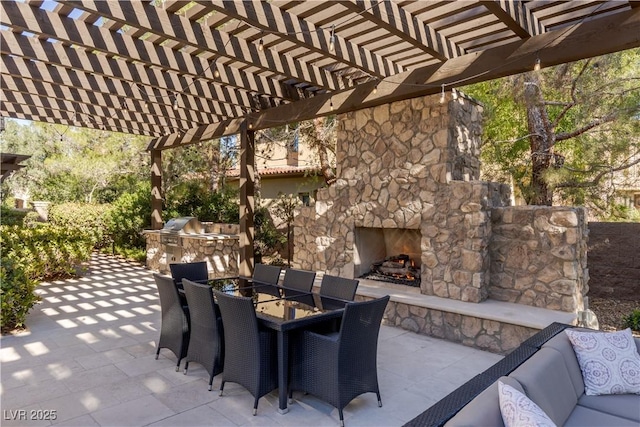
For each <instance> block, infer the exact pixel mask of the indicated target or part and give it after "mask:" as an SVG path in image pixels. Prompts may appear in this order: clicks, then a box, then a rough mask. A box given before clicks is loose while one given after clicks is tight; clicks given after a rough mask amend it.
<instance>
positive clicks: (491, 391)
mask: <svg viewBox="0 0 640 427" xmlns="http://www.w3.org/2000/svg"><path fill="white" fill-rule="evenodd" d="M498 381H502V382H503V383H505V384H508V385H510V386H511V387H513V388H515V389H516V390H518V391H519V392H522V393H524V390H523V389H522V386H521V385H520V384H519V383H518V381H516V380H515V379H513V378H510V377H501V378H500V379H499V380H498ZM445 426H446V427H472V426H473V427H479V426H482V427H504V423H503V422H502V414H501V413H500V400H499V398H498V382H497V381H496V382H494V383H493V384H491V385H490V386H489V387H487V388H486V389H485V390H484V391H483V392H482V393H480V394H479V395H478V396H476V397H475V398H474V399H473V400H472V401H471V402H469V403H468V404H467V405H466V406H465V407H464V408H462V409H461V410H460V412H458V413H457V414H456V415H455V417H453V418H452V419H450V420H449V422H447V423H446V424H445Z"/></svg>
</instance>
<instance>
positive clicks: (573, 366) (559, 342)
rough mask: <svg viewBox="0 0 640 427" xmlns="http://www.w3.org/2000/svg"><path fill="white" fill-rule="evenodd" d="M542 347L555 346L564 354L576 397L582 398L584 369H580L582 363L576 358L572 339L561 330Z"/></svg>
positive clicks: (555, 348) (554, 347)
mask: <svg viewBox="0 0 640 427" xmlns="http://www.w3.org/2000/svg"><path fill="white" fill-rule="evenodd" d="M542 348H553V349H554V350H556V351H558V352H560V354H562V358H563V359H564V362H565V366H566V367H567V371H568V372H569V376H570V377H571V383H572V384H573V388H574V390H575V392H576V398H580V396H582V395H583V394H584V381H583V380H582V371H581V370H580V364H579V363H578V359H577V358H576V353H575V351H573V347H572V346H571V341H569V337H567V334H565V333H563V332H561V333H559V334H558V335H556V336H555V337H553V338H551V339H550V340H549V341H547V342H546V343H545V344H544V345H543V346H542Z"/></svg>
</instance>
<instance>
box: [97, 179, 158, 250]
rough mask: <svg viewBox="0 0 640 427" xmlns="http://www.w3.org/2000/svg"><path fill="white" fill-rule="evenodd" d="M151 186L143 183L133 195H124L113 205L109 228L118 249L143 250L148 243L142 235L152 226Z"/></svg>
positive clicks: (108, 220)
mask: <svg viewBox="0 0 640 427" xmlns="http://www.w3.org/2000/svg"><path fill="white" fill-rule="evenodd" d="M150 194H151V184H150V183H149V182H141V183H139V184H138V187H137V188H136V191H135V192H133V193H124V194H123V195H121V196H120V197H118V198H117V199H116V200H115V201H114V202H113V203H112V205H111V210H110V211H109V214H108V215H107V219H106V221H107V228H108V230H109V234H110V235H111V237H112V238H113V242H114V243H115V245H116V246H117V247H120V248H127V249H134V248H137V249H142V248H145V247H146V241H145V239H144V236H143V235H142V231H143V230H144V229H145V228H148V227H150V226H151V196H150Z"/></svg>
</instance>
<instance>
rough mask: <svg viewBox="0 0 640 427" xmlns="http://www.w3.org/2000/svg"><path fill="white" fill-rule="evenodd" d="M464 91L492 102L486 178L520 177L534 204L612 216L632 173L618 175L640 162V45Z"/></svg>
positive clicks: (487, 131)
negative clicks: (621, 185)
mask: <svg viewBox="0 0 640 427" xmlns="http://www.w3.org/2000/svg"><path fill="white" fill-rule="evenodd" d="M463 91H464V92H466V93H468V94H470V95H471V96H473V97H475V98H477V99H479V100H480V101H481V102H482V103H483V104H484V105H485V113H486V114H485V116H486V124H485V144H484V146H483V154H482V159H483V163H484V165H483V166H487V167H484V168H483V174H484V175H485V177H487V178H489V179H493V180H498V181H507V180H512V182H513V183H514V186H515V187H516V189H517V192H518V193H519V194H520V195H521V196H522V197H523V198H524V199H525V200H526V202H527V203H528V204H534V205H552V204H553V203H557V202H558V201H563V202H567V203H571V204H588V205H589V206H590V207H592V208H594V209H595V210H596V211H597V212H599V213H600V214H603V215H604V214H605V212H609V213H611V209H612V207H611V205H612V204H613V197H611V196H612V192H614V191H615V184H614V185H612V183H615V182H616V179H617V180H620V179H623V178H624V177H623V175H622V174H620V177H618V178H616V179H612V178H611V177H612V174H616V172H620V171H623V170H625V169H628V168H630V167H632V166H634V165H637V164H639V163H640V120H639V114H640V50H639V49H632V50H628V51H623V52H618V53H614V54H610V55H606V56H602V57H598V58H592V59H587V60H582V61H578V62H575V63H569V64H563V65H560V66H556V67H551V68H548V69H544V70H541V71H532V72H528V73H524V74H521V75H517V76H511V77H507V78H503V79H499V80H494V81H491V82H485V83H480V84H475V85H471V86H468V87H466V88H463ZM605 178H609V179H605ZM617 182H619V181H617ZM636 185H638V186H640V183H636Z"/></svg>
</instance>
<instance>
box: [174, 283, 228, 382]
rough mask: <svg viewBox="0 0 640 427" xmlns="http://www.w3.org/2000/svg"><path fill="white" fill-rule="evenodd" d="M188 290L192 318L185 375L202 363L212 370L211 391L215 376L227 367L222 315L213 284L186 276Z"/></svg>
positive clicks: (186, 292)
mask: <svg viewBox="0 0 640 427" xmlns="http://www.w3.org/2000/svg"><path fill="white" fill-rule="evenodd" d="M182 285H183V286H184V293H185V295H186V297H187V302H188V303H189V313H190V318H191V325H190V335H189V350H188V351H187V356H186V357H185V364H184V374H185V375H187V370H188V369H189V363H190V362H196V363H199V364H201V365H202V366H203V367H204V368H205V369H206V370H207V372H208V373H209V391H211V385H212V384H213V377H214V376H216V375H218V374H219V373H221V372H222V369H223V367H224V340H223V329H222V318H221V317H220V313H219V311H218V308H217V307H216V304H215V302H214V301H213V292H212V289H211V286H209V285H202V284H199V283H194V282H192V281H191V280H189V279H183V280H182Z"/></svg>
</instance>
